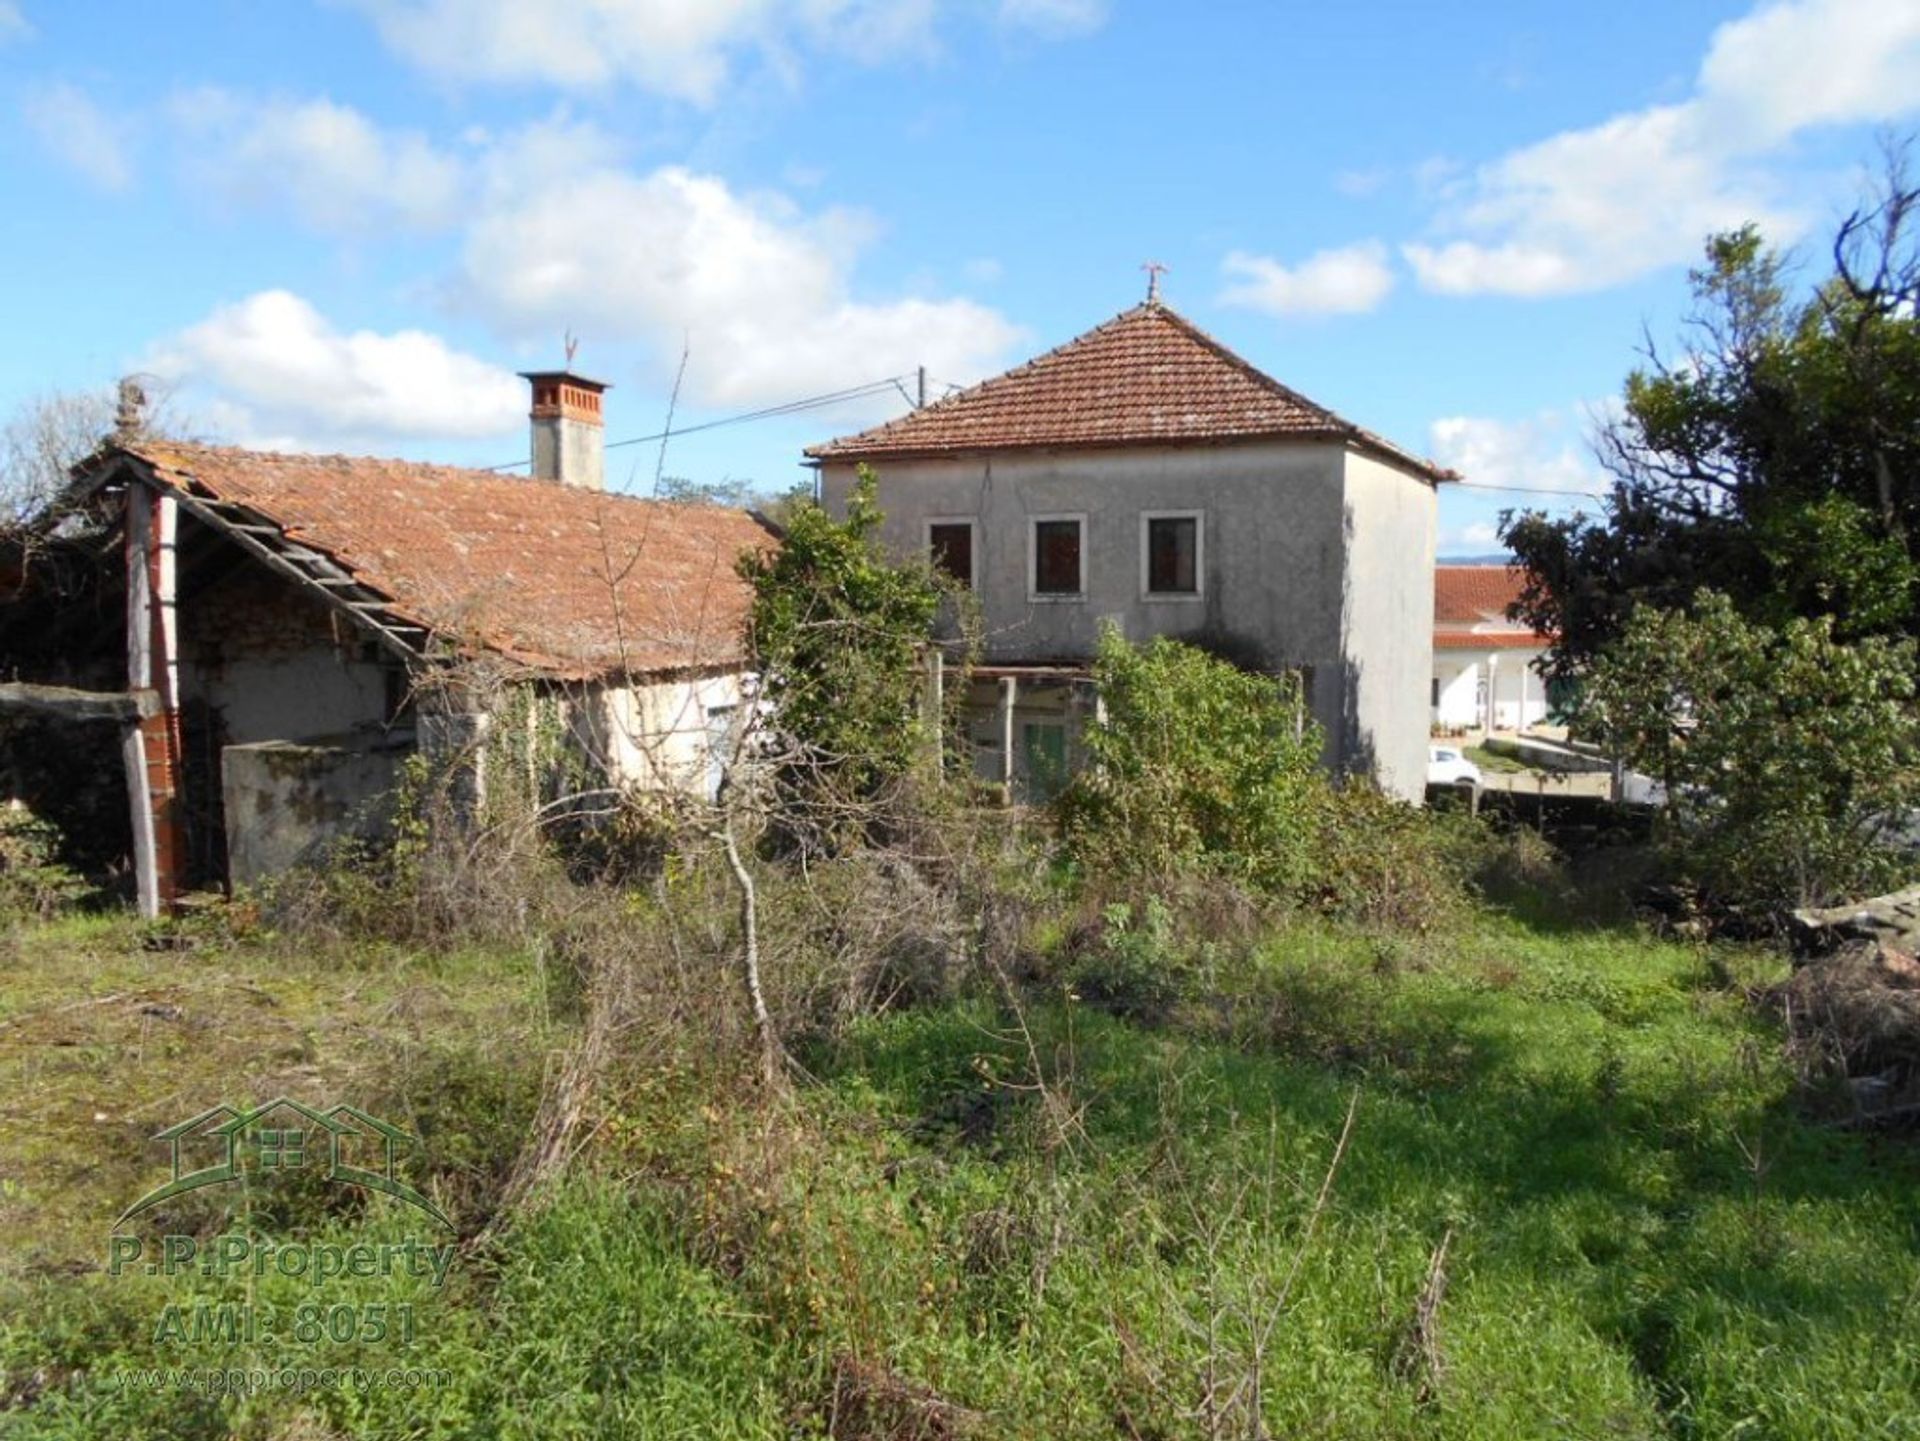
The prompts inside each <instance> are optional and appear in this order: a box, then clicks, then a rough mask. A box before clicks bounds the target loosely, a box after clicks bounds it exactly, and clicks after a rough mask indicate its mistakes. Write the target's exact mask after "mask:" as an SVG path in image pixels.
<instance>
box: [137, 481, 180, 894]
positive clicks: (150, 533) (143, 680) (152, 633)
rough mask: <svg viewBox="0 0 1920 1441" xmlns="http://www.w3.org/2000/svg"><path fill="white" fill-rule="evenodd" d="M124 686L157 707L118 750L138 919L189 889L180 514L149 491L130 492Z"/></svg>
mask: <svg viewBox="0 0 1920 1441" xmlns="http://www.w3.org/2000/svg"><path fill="white" fill-rule="evenodd" d="M126 507H127V539H126V560H127V687H128V689H129V690H133V691H147V692H151V693H152V695H153V696H154V698H155V704H154V706H153V708H152V712H151V714H143V715H142V716H141V717H140V719H139V720H137V721H136V722H135V723H134V724H133V725H132V726H131V727H130V728H129V729H128V731H127V735H126V738H125V740H124V741H123V743H122V747H121V757H122V762H123V764H124V765H125V767H126V772H127V791H128V799H129V802H130V804H131V806H132V811H133V868H134V876H135V880H136V882H137V885H138V890H139V897H140V914H141V915H143V916H146V917H148V918H150V919H151V918H153V917H156V916H159V915H162V914H164V913H166V912H167V911H169V910H171V909H172V908H173V905H174V903H175V901H177V900H178V899H179V897H180V893H181V891H182V889H184V887H185V883H186V864H187V836H186V809H185V806H184V804H183V801H182V798H181V794H180V791H181V757H182V754H183V751H184V746H183V744H182V737H181V733H180V663H179V632H178V625H179V618H178V614H177V612H176V609H175V598H176V596H177V594H178V585H177V576H176V573H175V564H176V556H175V547H176V542H177V540H178V536H179V528H180V511H179V508H178V506H176V505H175V503H174V500H173V497H172V496H170V495H165V494H162V493H160V492H157V491H154V490H151V489H149V488H148V487H146V486H144V485H130V486H128V488H127V499H126Z"/></svg>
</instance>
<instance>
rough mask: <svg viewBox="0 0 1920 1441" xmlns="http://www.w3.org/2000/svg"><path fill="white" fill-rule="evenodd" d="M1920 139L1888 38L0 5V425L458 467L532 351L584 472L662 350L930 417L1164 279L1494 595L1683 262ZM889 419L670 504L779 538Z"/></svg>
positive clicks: (1535, 28)
mask: <svg viewBox="0 0 1920 1441" xmlns="http://www.w3.org/2000/svg"><path fill="white" fill-rule="evenodd" d="M1917 110H1920V0H1785V3H1772V4H1760V5H1753V4H1744V5H1743V4H1726V3H1703V0H1700V3H1695V0H1670V3H1658V4H1656V3H1638V0H1633V3H1625V4H1619V5H1612V6H1598V5H1591V6H1564V5H1542V4H1538V3H1532V4H1528V3H1520V0H1483V3H1479V4H1475V5H1471V6H1468V5H1434V4H1431V3H1375V4H1371V5H1366V6H1329V5H1326V4H1314V5H1306V4H1295V3H1291V0H1287V3H1280V0H1267V3H1253V0H1225V3H1217V4H1198V3H1196V4H1185V5H1170V4H1164V3H1163V4H1147V3H1130V0H785V3H782V0H574V3H572V4H570V5H568V6H565V7H561V6H547V5H534V4H530V3H526V0H322V3H315V4H304V3H300V0H284V3H277V4H274V5H260V4H257V3H251V0H178V3H175V4H170V5H166V6H158V5H151V6H128V5H123V4H108V3H100V0H96V3H88V0H66V3H62V4H57V5H56V4H53V3H43V0H0V177H4V185H5V190H4V194H5V197H6V213H7V221H6V225H5V227H4V229H3V230H0V313H4V315H5V317H6V320H7V325H6V332H7V335H8V337H9V339H10V341H11V342H12V343H10V344H8V345H6V346H5V347H3V348H0V414H4V413H7V412H11V411H12V410H13V409H14V408H15V407H16V406H18V405H20V404H21V403H23V402H24V401H26V400H27V399H28V398H29V397H31V396H33V395H35V394H38V393H42V392H45V391H48V390H58V389H77V388H85V387H95V386H100V385H103V384H107V383H110V382H111V380H112V379H113V378H114V377H116V376H118V375H120V374H122V373H125V372H128V371H132V370H140V371H145V372H149V373H152V374H155V375H158V376H160V377H162V378H163V379H164V382H165V384H166V386H167V387H168V388H169V389H170V390H171V392H172V395H173V402H172V403H173V405H174V407H175V408H176V410H178V411H179V412H180V413H182V414H183V415H185V416H186V417H187V418H188V419H189V420H190V422H191V424H192V426H193V428H194V429H195V430H196V431H198V432H199V433H201V434H204V435H206V436H208V437H210V438H218V439H224V440H231V441H236V442H242V443H248V444H265V445H282V446H299V447H304V448H314V449H328V450H347V451H369V452H376V453H388V454H402V455H411V456H420V457H431V458H436V459H445V460H451V461H458V462H463V463H472V464H488V463H493V462H498V461H507V460H511V459H514V458H515V457H517V456H519V455H521V454H523V453H524V448H525V421H524V413H525V401H524V395H523V391H522V387H521V384H520V382H519V381H517V380H515V379H514V378H513V375H512V372H513V371H514V370H516V369H520V368H527V367H532V366H539V365H548V364H552V363H554V362H556V361H557V360H558V359H559V357H560V353H561V344H562V336H563V335H564V334H565V333H567V332H569V331H571V332H572V333H573V334H575V335H577V336H578V337H579V338H580V351H579V364H580V367H581V368H582V369H584V370H586V371H588V372H589V373H593V374H597V375H600V376H602V377H604V378H606V379H609V380H611V381H612V382H614V384H615V386H616V389H615V391H614V393H613V395H612V396H611V397H610V399H609V438H610V439H614V440H618V439H620V438H623V437H630V436H636V435H643V434H647V433H650V432H654V431H657V430H659V429H660V428H661V425H662V421H663V419H664V415H665V411H666V405H667V396H668V393H669V390H670V388H671V383H672V377H673V374H674V372H675V369H676V366H677V364H678V362H679V360H680V357H681V355H682V353H683V350H684V352H685V353H686V355H687V367H686V377H685V381H684V384H683V387H682V395H681V401H680V409H679V412H678V418H677V423H679V424H683V425H691V424H698V423H701V422H703V421H709V420H713V419H718V418H723V417H726V416H730V415H734V414H737V413H740V412H743V411H748V410H753V409H757V408H761V407H766V406H773V405H780V404H783V403H785V402H789V401H793V400H797V399H802V398H805V397H811V396H815V395H819V394H822V393H825V392H829V391H833V390H837V389H841V388H845V387H853V386H858V385H862V384H863V383H865V382H868V381H874V380H878V379H882V378H885V377H888V376H894V375H902V374H906V373H909V372H911V371H912V370H913V369H914V368H915V367H916V366H918V365H922V364H924V365H926V366H927V367H928V369H929V371H930V372H931V374H932V375H933V376H934V377H935V379H936V381H937V382H943V383H957V382H966V381H971V380H974V379H978V378H980V377H981V376H983V375H986V374H989V373H992V372H993V371H995V370H997V369H1000V368H1002V367H1003V366H1005V365H1007V364H1011V363H1014V362H1017V361H1018V360H1021V359H1023V358H1025V357H1026V356H1028V355H1030V354H1033V353H1035V352H1037V351H1039V350H1041V349H1045V348H1047V347H1050V346H1052V345H1055V344H1058V343H1059V342H1061V341H1063V340H1065V339H1068V338H1069V337H1071V336H1073V335H1075V334H1077V333H1078V332H1080V331H1082V330H1085V329H1087V328H1088V327H1090V326H1092V325H1094V324H1096V323H1098V322H1099V321H1101V320H1103V319H1106V318H1107V317H1108V316H1111V315H1112V314H1114V313H1116V312H1118V311H1120V310H1122V309H1125V308H1126V307H1127V306H1129V305H1131V304H1133V303H1134V302H1135V301H1136V300H1137V299H1138V298H1139V297H1140V295H1141V293H1142V291H1143V287H1144V277H1143V276H1142V274H1141V272H1140V268H1139V267H1140V265H1141V262H1143V261H1145V260H1148V259H1153V260H1156V261H1160V262H1164V263H1165V264H1166V265H1168V266H1169V267H1170V269H1169V272H1168V274H1167V276H1166V278H1165V281H1164V294H1165V296H1166V298H1167V299H1168V301H1169V302H1170V303H1171V304H1173V305H1174V306H1175V307H1176V308H1178V309H1179V310H1181V311H1182V312H1183V313H1185V314H1186V315H1188V316H1189V317H1191V318H1192V319H1194V320H1195V321H1197V322H1198V323H1199V324H1201V325H1202V326H1204V327H1206V328H1207V329H1208V330H1210V331H1211V332H1212V333H1214V334H1215V335H1216V336H1218V337H1219V338H1220V339H1222V340H1223V341H1225V342H1226V343H1228V344H1229V345H1231V346H1233V347H1234V348H1235V349H1237V350H1239V351H1240V352H1241V353H1242V354H1244V355H1245V356H1247V358H1248V359H1250V360H1252V361H1253V362H1255V363H1256V364H1258V365H1260V366H1261V367H1263V368H1264V369H1266V370H1268V371H1270V372H1271V373H1273V374H1274V375H1276V376H1278V377H1279V378H1280V379H1282V380H1284V381H1286V382H1287V383H1288V384H1290V385H1293V386H1295V387H1296V388H1298V389H1300V390H1302V391H1304V392H1306V393H1307V394H1308V395H1310V396H1312V397H1313V398H1315V399H1316V400H1319V401H1321V402H1322V403H1324V404H1327V405H1330V406H1332V407H1333V408H1334V409H1336V410H1339V411H1340V412H1342V413H1343V414H1345V415H1347V416H1348V417H1349V418H1351V419H1353V420H1356V421H1358V422H1360V423H1362V424H1364V425H1367V426H1370V427H1372V428H1373V429H1376V430H1379V431H1382V432H1384V433H1386V434H1388V435H1390V436H1392V437H1393V438H1394V439H1396V440H1398V441H1399V442H1401V443H1402V444H1404V445H1406V446H1408V447H1410V448H1413V449H1416V450H1419V451H1422V452H1426V453H1430V454H1433V455H1435V456H1436V457H1438V458H1439V459H1441V460H1443V461H1445V462H1447V463H1449V464H1453V465H1456V466H1458V467H1460V468H1461V469H1462V470H1463V472H1464V473H1465V474H1466V475H1467V477H1468V480H1469V481H1470V482H1473V483H1474V488H1471V489H1468V488H1462V489H1460V490H1458V491H1457V492H1455V493H1452V494H1449V495H1448V496H1447V497H1446V499H1445V501H1444V503H1443V514H1442V549H1443V551H1452V552H1462V551H1484V550H1486V549H1488V548H1490V546H1491V544H1492V526H1493V522H1494V520H1495V518H1496V516H1497V515H1498V513H1499V511H1500V510H1501V509H1502V508H1504V507H1506V506H1508V505H1513V504H1526V503H1534V504H1542V505H1546V506H1549V507H1555V508H1564V507H1565V506H1566V505H1568V504H1571V503H1575V502H1574V501H1573V500H1572V499H1571V497H1573V496H1575V495H1576V494H1577V493H1578V492H1579V491H1581V490H1583V489H1590V488H1592V487H1594V486H1596V485H1598V484H1599V479H1598V474H1597V472H1596V470H1595V468H1594V465H1593V462H1592V461H1591V459H1590V457H1589V455H1588V453H1587V447H1586V436H1587V433H1588V431H1589V429H1590V427H1591V424H1592V417H1593V416H1594V415H1595V414H1596V413H1597V410H1598V408H1599V407H1602V406H1604V405H1605V404H1606V403H1607V401H1608V399H1609V397H1611V396H1613V395H1616V394H1617V393H1618V391H1619V388H1620V382H1621V379H1622V377H1623V376H1624V374H1625V373H1626V371H1627V370H1628V369H1629V368H1630V367H1631V365H1632V364H1633V363H1634V360H1635V347H1636V346H1637V345H1638V343H1639V341H1640V338H1641V334H1642V330H1643V327H1644V328H1650V329H1651V331H1652V333H1653V334H1655V335H1656V336H1663V337H1664V336H1671V335H1672V334H1673V333H1674V329H1675V325H1676V322H1677V320H1678V319H1679V317H1680V316H1681V315H1682V314H1683V313H1684V310H1685V308H1686V290H1685V270H1686V266H1687V264H1688V263H1689V262H1690V261H1691V259H1692V258H1693V257H1694V256H1695V255H1696V254H1697V253H1698V248H1699V243H1700V240H1701V238H1702V236H1703V235H1704V234H1705V233H1706V232H1707V231H1709V230H1712V229H1714V228H1719V227H1724V226H1731V225H1734V224H1737V223H1739V222H1741V221H1743V220H1746V219H1755V220H1759V221H1761V222H1762V223H1763V224H1765V225H1766V227H1767V228H1768V230H1769V231H1770V233H1772V234H1774V235H1775V236H1777V237H1779V238H1780V239H1781V240H1782V241H1784V242H1789V243H1792V242H1800V243H1802V244H1803V245H1804V246H1806V247H1807V249H1808V250H1809V252H1810V254H1813V255H1816V256H1817V253H1818V251H1819V248H1820V244H1821V236H1822V233H1823V232H1824V231H1825V230H1827V229H1829V228H1830V227H1831V225H1832V223H1833V221H1834V220H1835V219H1836V218H1837V217H1838V216H1839V215H1840V214H1841V213H1843V212H1844V210H1845V209H1846V208H1847V206H1848V204H1849V203H1850V201H1851V200H1852V199H1853V198H1854V197H1855V196H1856V195H1857V194H1858V193H1859V190H1860V187H1861V185H1862V183H1863V178H1864V175H1865V172H1866V171H1867V169H1868V168H1869V167H1870V166H1871V165H1872V164H1873V162H1874V157H1875V147H1876V137H1877V135H1878V134H1879V133H1880V132H1882V131H1884V130H1887V129H1893V130H1901V129H1903V128H1904V127H1909V126H1911V125H1912V124H1913V122H1914V117H1915V114H1916V111H1917ZM939 388H940V387H939V386H938V385H936V393H937V392H938V390H939ZM903 406H904V401H903V400H902V399H901V398H900V397H899V395H898V394H889V395H885V396H881V397H878V398H872V397H869V398H866V399H864V400H861V401H859V402H856V403H852V404H848V405H842V406H839V407H836V408H827V409H819V410H813V411H809V412H806V413H804V414H801V415H798V416H791V417H786V418H782V419H778V420H772V421H762V422H758V423H754V424H749V425H736V426H725V427H721V428H717V429H714V430H711V431H707V432H703V433H701V434H699V435H694V436H688V437H685V438H682V439H679V440H676V441H675V442H674V443H673V446H672V448H671V449H670V451H669V453H668V455H667V457H666V461H665V465H666V469H667V471H668V472H669V473H671V474H677V475H686V476H692V477H695V478H699V479H704V480H717V479H722V478H747V479H751V480H752V481H754V482H756V483H757V484H759V485H760V486H762V487H764V488H768V489H774V488H781V487H784V486H785V485H787V484H789V483H790V482H792V481H793V480H795V479H797V478H799V476H800V474H801V472H800V470H799V467H798V462H799V450H800V447H801V446H802V445H803V444H806V443H808V442H810V441H815V440H820V439H824V438H826V437H827V436H830V435H832V434H834V433H837V432H838V431H841V430H844V429H847V428H850V427H852V426H855V425H858V424H863V423H867V422H870V421H872V420H875V419H878V418H882V417H883V416H885V415H886V414H888V413H891V412H893V411H897V410H899V409H901V408H903ZM657 459H658V457H657V455H656V452H655V450H654V449H653V448H652V447H629V448H625V449H622V450H618V451H615V452H613V453H612V454H611V455H610V461H611V462H612V464H610V468H609V474H610V479H611V480H612V481H613V482H614V483H615V484H617V485H622V486H628V485H631V486H633V487H635V488H639V489H642V490H644V489H646V488H648V487H649V486H650V485H651V484H652V477H653V471H654V468H655V465H656V462H657ZM1502 485H1504V486H1514V487H1529V488H1534V489H1537V490H1540V491H1545V492H1549V494H1522V493H1514V492H1510V491H1501V490H1495V489H1491V488H1488V487H1493V486H1502Z"/></svg>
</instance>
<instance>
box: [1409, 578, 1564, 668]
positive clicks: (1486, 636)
mask: <svg viewBox="0 0 1920 1441" xmlns="http://www.w3.org/2000/svg"><path fill="white" fill-rule="evenodd" d="M1525 587H1526V576H1525V574H1524V572H1522V571H1521V569H1520V568H1519V567H1518V566H1514V565H1436V566H1435V567H1434V568H1433V643H1434V645H1435V646H1436V647H1438V648H1440V649H1443V650H1444V649H1455V650H1458V649H1473V648H1478V649H1481V650H1516V649H1524V648H1527V647H1531V646H1544V645H1547V644H1549V643H1550V641H1551V637H1549V636H1545V635H1541V634H1540V633H1538V632H1537V631H1535V630H1533V629H1532V628H1530V627H1529V626H1528V625H1527V624H1526V622H1524V621H1518V620H1508V619H1507V607H1508V606H1510V605H1513V604H1514V603H1515V602H1517V601H1518V600H1519V599H1520V592H1521V591H1522V590H1523V589H1524V588H1525Z"/></svg>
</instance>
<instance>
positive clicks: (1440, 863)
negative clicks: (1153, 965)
mask: <svg viewBox="0 0 1920 1441" xmlns="http://www.w3.org/2000/svg"><path fill="white" fill-rule="evenodd" d="M1094 675H1095V679H1096V681H1097V683H1098V684H1099V687H1100V693H1101V697H1102V699H1103V700H1104V702H1105V705H1106V718H1105V720H1104V721H1103V722H1102V723H1100V724H1098V725H1095V726H1093V727H1092V728H1091V729H1090V730H1089V731H1088V733H1087V736H1086V741H1085V744H1086V748H1087V758H1088V764H1087V765H1086V767H1085V768H1084V769H1083V770H1082V771H1081V773H1080V774H1079V775H1078V776H1077V777H1076V778H1075V780H1074V782H1073V784H1072V785H1071V786H1070V787H1069V788H1068V789H1067V791H1066V793H1065V794H1064V795H1063V796H1062V797H1061V801H1060V811H1061V819H1062V828H1063V831H1064V833H1065V837H1066V846H1067V850H1068V853H1069V855H1070V856H1071V857H1072V859H1073V860H1074V861H1075V862H1076V863H1077V865H1078V867H1079V870H1080V873H1081V874H1082V875H1083V876H1086V877H1099V878H1101V880H1102V881H1105V882H1107V883H1116V882H1117V883H1121V884H1127V883H1143V884H1146V885H1149V886H1152V887H1153V888H1154V889H1155V890H1156V891H1158V892H1162V893H1166V894H1172V893H1174V892H1175V891H1176V890H1178V888H1179V886H1180V885H1181V884H1182V883H1184V882H1186V881H1190V880H1193V879H1195V878H1206V879H1210V880H1215V881H1225V882H1228V883H1230V884H1232V885H1234V886H1237V887H1241V888H1243V889H1245V890H1247V891H1249V892H1251V893H1253V894H1255V895H1258V896H1260V897H1263V898H1265V899H1268V900H1274V901H1280V902H1283V903H1290V904H1297V905H1304V906H1308V907H1311V908H1313V909H1316V910H1319V911H1322V912H1325V913H1326V914H1329V915H1334V916H1340V917H1343V918H1346V919H1350V920H1355V921H1359V922H1361V923H1363V924H1371V925H1386V926H1397V927H1403V928H1407V929H1412V930H1426V929H1429V928H1430V927H1432V926H1433V925H1434V924H1435V923H1436V922H1439V921H1443V920H1447V919H1450V918H1452V917H1454V916H1455V915H1457V913H1458V911H1459V908H1460V906H1461V904H1462V903H1463V901H1464V898H1465V894H1466V891H1465V885H1466V881H1467V877H1468V872H1469V871H1470V869H1471V868H1472V865H1473V863H1474V861H1475V860H1476V859H1478V858H1479V854H1480V849H1481V848H1480V847H1478V846H1477V845H1476V844H1475V841H1476V837H1477V834H1478V831H1477V827H1475V826H1474V824H1473V823H1471V822H1464V821H1449V820H1447V819H1445V818H1439V817H1435V816H1433V815H1431V814H1429V813H1427V812H1426V811H1423V810H1421V809H1419V808H1417V807H1414V806H1409V805H1406V804H1404V803H1402V802H1400V801H1396V800H1394V799H1393V798H1391V797H1389V796H1386V795H1384V794H1382V793H1381V791H1380V790H1379V788H1378V787H1377V786H1375V785H1373V784H1372V783H1371V782H1369V781H1366V780H1363V779H1360V778H1356V777H1349V778H1347V779H1346V780H1344V781H1343V782H1340V783H1335V782H1334V781H1333V780H1332V779H1331V778H1329V777H1328V775H1327V774H1326V772H1325V771H1324V770H1323V769H1322V768H1321V765H1320V755H1321V748H1322V747H1321V732H1320V728H1319V727H1318V726H1317V725H1315V724H1314V723H1313V721H1312V720H1311V719H1310V718H1308V717H1307V716H1306V715H1305V713H1304V707H1303V705H1302V700H1301V695H1300V689H1299V683H1298V682H1297V681H1296V680H1295V679H1294V678H1293V677H1291V676H1281V677H1275V676H1265V675H1256V674H1252V673H1249V672H1247V671H1243V670H1241V669H1239V668H1238V667H1236V666H1234V665H1232V664H1231V663H1229V662H1227V661H1225V660H1222V659H1220V658H1218V657H1217V656H1213V655H1210V654H1209V653H1207V652H1206V651H1203V650H1200V649H1197V648H1196V647H1194V646H1190V645H1185V644H1182V643H1181V642H1179V641H1175V640H1169V639H1166V638H1165V637H1160V638H1156V639H1155V640H1152V641H1150V642H1148V643H1147V644H1145V645H1143V646H1137V647H1136V646H1133V645H1131V644H1129V643H1128V642H1127V641H1126V640H1125V639H1124V638H1123V637H1121V636H1120V635H1119V633H1118V632H1117V631H1115V630H1112V629H1111V628H1109V629H1108V630H1107V631H1106V632H1105V633H1104V634H1103V635H1102V636H1101V640H1100V647H1099V652H1098V655H1097V658H1096V660H1095V664H1094Z"/></svg>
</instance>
